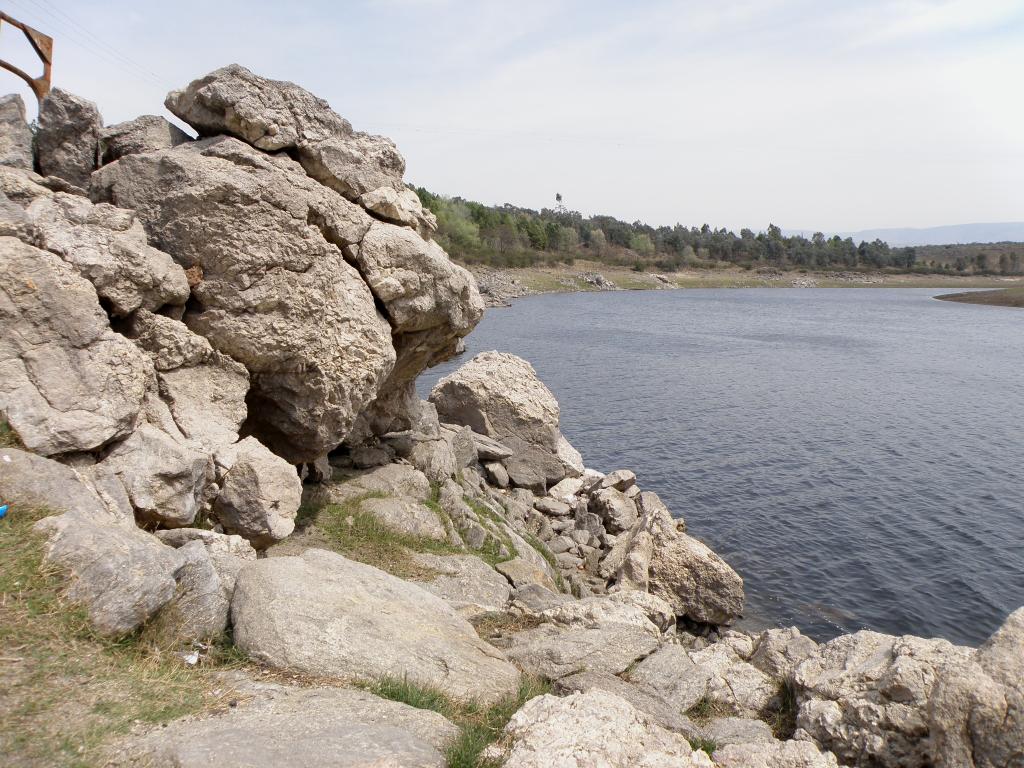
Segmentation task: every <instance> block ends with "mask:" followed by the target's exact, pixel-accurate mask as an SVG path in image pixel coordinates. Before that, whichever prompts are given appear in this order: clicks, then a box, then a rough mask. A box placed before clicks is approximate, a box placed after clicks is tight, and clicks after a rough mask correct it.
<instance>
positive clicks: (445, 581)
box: [414, 553, 512, 618]
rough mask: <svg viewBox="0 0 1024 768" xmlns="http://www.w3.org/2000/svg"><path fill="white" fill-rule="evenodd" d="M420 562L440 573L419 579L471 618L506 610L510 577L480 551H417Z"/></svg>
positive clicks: (421, 584) (434, 592)
mask: <svg viewBox="0 0 1024 768" xmlns="http://www.w3.org/2000/svg"><path fill="white" fill-rule="evenodd" d="M414 557H415V560H416V562H417V563H419V564H420V565H422V566H424V567H426V568H429V569H430V570H432V571H433V572H434V573H435V574H436V575H434V576H430V577H429V578H427V579H424V580H423V581H420V582H419V585H420V586H421V587H423V588H424V589H425V590H427V591H428V592H432V593H433V594H435V595H437V596H438V597H440V598H441V599H443V600H444V601H445V602H446V603H448V605H450V606H451V607H452V608H454V609H455V610H456V611H458V612H459V613H460V614H462V615H463V616H465V617H467V618H471V617H473V616H478V615H480V614H482V613H492V612H496V611H504V610H505V608H506V607H507V606H508V602H509V598H510V597H511V594H512V589H511V587H509V583H508V580H507V579H506V578H505V577H504V576H502V575H501V574H500V573H498V572H497V571H495V570H494V569H493V568H491V566H489V565H487V563H485V562H484V561H483V560H481V559H480V558H479V557H477V556H476V555H445V556H442V555H431V554H426V553H423V554H417V555H415V556H414Z"/></svg>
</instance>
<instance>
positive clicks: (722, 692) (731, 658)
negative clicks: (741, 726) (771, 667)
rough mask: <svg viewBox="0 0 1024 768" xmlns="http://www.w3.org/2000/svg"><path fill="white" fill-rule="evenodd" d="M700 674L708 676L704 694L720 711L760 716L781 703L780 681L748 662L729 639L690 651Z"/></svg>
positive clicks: (743, 715) (744, 715) (691, 658)
mask: <svg viewBox="0 0 1024 768" xmlns="http://www.w3.org/2000/svg"><path fill="white" fill-rule="evenodd" d="M690 660H691V661H692V662H693V664H694V667H695V668H696V671H697V674H699V675H700V676H701V677H706V679H707V691H706V692H705V694H704V696H705V697H706V698H707V700H708V701H710V702H711V703H712V704H714V705H716V706H717V707H718V708H719V709H720V710H721V711H723V712H727V713H729V714H732V715H737V716H739V717H760V716H762V715H765V714H766V713H767V712H768V710H770V709H772V708H774V707H776V706H777V705H778V703H779V698H778V697H779V684H778V682H777V681H775V680H773V679H772V678H770V677H768V675H766V674H765V673H764V672H762V671H761V670H759V669H758V668H757V667H755V666H753V665H751V664H748V663H747V662H746V661H744V660H743V659H742V658H740V656H739V655H738V654H737V653H736V652H735V651H734V650H733V649H732V648H730V647H729V646H728V645H727V644H726V643H721V642H720V643H715V644H714V645H711V646H709V647H707V648H705V649H704V650H701V651H694V652H691V653H690Z"/></svg>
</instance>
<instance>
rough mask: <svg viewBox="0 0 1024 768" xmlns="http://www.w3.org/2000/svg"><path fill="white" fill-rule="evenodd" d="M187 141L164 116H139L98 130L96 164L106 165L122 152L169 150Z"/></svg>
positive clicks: (136, 152)
mask: <svg viewBox="0 0 1024 768" xmlns="http://www.w3.org/2000/svg"><path fill="white" fill-rule="evenodd" d="M188 141H192V138H191V137H190V136H189V135H188V134H187V133H185V132H184V131H183V130H181V129H180V128H179V127H178V126H176V125H172V124H171V123H169V122H168V121H167V120H166V119H165V118H162V117H158V116H157V115H142V116H141V117H137V118H135V119H134V120H129V121H128V122H125V123H118V124H117V125H111V126H108V127H106V128H103V129H102V130H101V131H100V139H99V153H100V163H101V164H102V165H106V164H107V163H112V162H114V161H115V160H118V159H120V158H122V157H124V156H125V155H138V154H142V153H143V152H155V151H156V150H159V149H170V148H171V147H176V146H178V145H179V144H184V143H185V142H188Z"/></svg>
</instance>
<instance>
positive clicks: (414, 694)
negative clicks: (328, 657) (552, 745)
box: [361, 677, 551, 768]
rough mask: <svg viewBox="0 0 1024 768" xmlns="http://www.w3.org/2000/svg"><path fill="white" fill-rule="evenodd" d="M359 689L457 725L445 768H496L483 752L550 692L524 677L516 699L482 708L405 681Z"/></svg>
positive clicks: (388, 680) (496, 762) (392, 680)
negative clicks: (529, 705)
mask: <svg viewBox="0 0 1024 768" xmlns="http://www.w3.org/2000/svg"><path fill="white" fill-rule="evenodd" d="M361 687H362V688H364V689H365V690H367V691H370V692H371V693H374V694H376V695H377V696H380V697H381V698H385V699H391V700H392V701H400V702H402V703H403V704H408V705H409V706H412V707H416V708H418V709H429V710H432V711H434V712H439V713H440V714H442V715H444V716H445V717H447V718H448V719H449V720H451V721H452V722H453V723H454V724H455V725H457V726H458V727H459V736H458V737H457V738H456V739H455V740H454V741H453V742H452V743H451V744H449V745H448V749H447V750H445V759H446V762H447V766H448V768H499V766H500V765H501V761H499V760H493V759H489V758H486V757H484V755H483V752H484V750H486V749H487V747H489V746H490V745H492V744H494V743H495V742H496V741H497V740H498V739H499V738H500V737H501V733H502V731H503V730H504V729H505V726H506V725H507V724H508V721H509V720H510V719H511V718H512V715H514V714H515V713H516V712H517V711H519V709H520V707H522V706H523V704H525V703H526V702H527V701H529V700H530V699H532V698H534V697H536V696H541V695H543V694H545V693H550V692H551V684H550V683H548V682H546V681H544V680H540V679H538V678H533V677H524V678H523V681H522V682H521V683H520V685H519V690H518V691H517V692H516V693H515V695H513V696H508V697H506V698H505V699H502V700H501V701H499V702H498V703H496V704H492V705H491V706H487V707H485V706H482V705H479V704H475V703H471V702H470V703H467V702H460V701H456V700H455V699H453V698H451V697H450V696H449V695H448V694H447V693H445V692H444V691H442V690H440V689H438V688H434V687H432V686H429V685H421V684H419V683H415V682H411V681H410V680H409V679H408V678H383V679H381V680H377V681H375V682H371V683H364V684H363V685H362V686H361Z"/></svg>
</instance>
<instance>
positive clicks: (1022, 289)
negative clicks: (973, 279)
mask: <svg viewBox="0 0 1024 768" xmlns="http://www.w3.org/2000/svg"><path fill="white" fill-rule="evenodd" d="M935 298H937V299H942V300H943V301H959V302H963V303H964V304H987V305H988V306H992V307H1021V308H1024V286H1017V287H1014V288H1002V289H1000V290H998V291H971V292H969V293H947V294H945V295H943V296H936V297H935Z"/></svg>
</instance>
